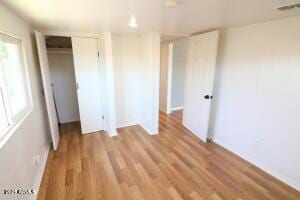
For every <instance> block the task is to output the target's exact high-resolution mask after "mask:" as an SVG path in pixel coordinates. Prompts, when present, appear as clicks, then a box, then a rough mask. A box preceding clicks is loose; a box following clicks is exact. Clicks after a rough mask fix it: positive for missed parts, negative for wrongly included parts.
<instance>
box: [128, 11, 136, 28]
mask: <svg viewBox="0 0 300 200" xmlns="http://www.w3.org/2000/svg"><path fill="white" fill-rule="evenodd" d="M128 26H129V27H131V28H136V27H137V26H138V25H137V23H136V18H135V16H134V15H133V14H132V15H131V16H130V20H129V24H128Z"/></svg>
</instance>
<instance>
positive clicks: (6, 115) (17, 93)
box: [0, 34, 31, 146]
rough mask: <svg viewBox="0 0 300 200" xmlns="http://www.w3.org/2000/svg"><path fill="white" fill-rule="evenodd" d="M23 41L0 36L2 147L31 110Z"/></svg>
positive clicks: (0, 123)
mask: <svg viewBox="0 0 300 200" xmlns="http://www.w3.org/2000/svg"><path fill="white" fill-rule="evenodd" d="M21 49H22V48H21V41H20V40H18V39H15V38H13V37H10V36H7V35H4V34H0V146H1V144H2V143H3V139H4V138H5V137H7V136H8V132H9V131H10V130H11V129H12V128H13V127H14V126H16V124H17V123H18V122H19V121H20V120H21V119H22V118H23V117H24V115H25V114H26V113H27V112H28V111H29V110H30V107H31V106H30V101H29V90H28V84H27V81H26V76H25V75H26V73H25V68H24V63H23V57H22V51H21Z"/></svg>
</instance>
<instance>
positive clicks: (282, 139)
mask: <svg viewBox="0 0 300 200" xmlns="http://www.w3.org/2000/svg"><path fill="white" fill-rule="evenodd" d="M299 36H300V17H296V18H289V19H284V20H280V21H272V22H268V23H262V24H255V25H250V26H243V27H238V28H232V29H228V30H225V31H223V32H222V34H221V38H220V50H219V58H218V64H217V72H216V83H215V91H214V95H215V98H214V102H213V112H212V114H213V115H212V120H211V124H210V126H211V132H212V133H213V140H214V141H216V142H217V143H219V144H221V145H222V146H224V147H226V148H228V149H229V150H231V151H233V152H235V153H236V154H238V155H240V156H242V157H243V158H245V159H247V160H249V161H250V162H252V163H253V164H255V165H257V166H258V167H260V168H262V169H264V170H266V171H267V172H269V173H271V174H273V175H274V176H276V177H277V178H279V179H281V180H283V181H285V182H286V183H288V184H290V185H292V186H294V187H296V188H298V189H300V173H299V169H300V145H299V142H300V123H299V120H300V118H299V113H300V106H299V102H300V37H299Z"/></svg>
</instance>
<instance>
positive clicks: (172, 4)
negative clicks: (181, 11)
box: [166, 0, 177, 8]
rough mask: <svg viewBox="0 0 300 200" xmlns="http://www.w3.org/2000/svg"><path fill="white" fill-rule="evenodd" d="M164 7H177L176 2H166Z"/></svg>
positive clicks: (169, 0) (167, 0) (172, 0)
mask: <svg viewBox="0 0 300 200" xmlns="http://www.w3.org/2000/svg"><path fill="white" fill-rule="evenodd" d="M166 6H167V7H168V8H172V7H176V6H177V0H166Z"/></svg>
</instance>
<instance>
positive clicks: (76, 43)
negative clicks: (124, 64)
mask: <svg viewBox="0 0 300 200" xmlns="http://www.w3.org/2000/svg"><path fill="white" fill-rule="evenodd" d="M36 40H37V47H38V53H39V61H40V67H41V74H42V82H43V88H44V89H43V91H44V96H45V100H46V107H47V112H48V120H49V125H50V131H51V137H52V142H53V148H54V150H56V149H57V147H58V143H59V130H58V124H63V123H69V122H76V121H80V125H81V132H82V133H83V134H85V133H93V132H97V131H102V130H103V129H104V123H103V120H104V115H103V112H102V102H103V94H102V84H101V67H100V66H101V65H100V57H99V54H100V53H99V44H98V38H93V37H76V36H72V37H62V36H54V35H50V36H48V35H44V34H42V33H41V32H39V31H36Z"/></svg>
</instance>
